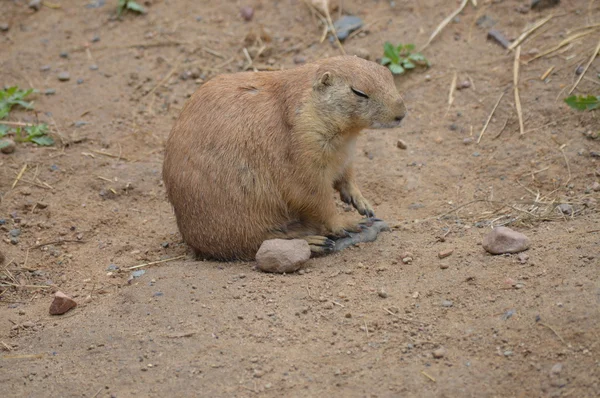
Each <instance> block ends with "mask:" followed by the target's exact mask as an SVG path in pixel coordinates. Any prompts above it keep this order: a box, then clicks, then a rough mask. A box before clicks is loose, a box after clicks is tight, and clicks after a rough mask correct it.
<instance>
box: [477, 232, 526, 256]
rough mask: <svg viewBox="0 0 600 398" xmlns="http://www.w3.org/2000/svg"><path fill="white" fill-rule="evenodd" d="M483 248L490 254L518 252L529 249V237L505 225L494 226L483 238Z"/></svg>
mask: <svg viewBox="0 0 600 398" xmlns="http://www.w3.org/2000/svg"><path fill="white" fill-rule="evenodd" d="M483 248H484V249H485V250H486V251H487V252H488V253H491V254H504V253H519V252H522V251H524V250H527V249H529V238H527V236H525V235H523V234H522V233H520V232H516V231H513V230H512V229H510V228H507V227H496V228H494V229H493V230H492V231H491V232H490V233H488V234H487V235H486V236H485V237H484V238H483Z"/></svg>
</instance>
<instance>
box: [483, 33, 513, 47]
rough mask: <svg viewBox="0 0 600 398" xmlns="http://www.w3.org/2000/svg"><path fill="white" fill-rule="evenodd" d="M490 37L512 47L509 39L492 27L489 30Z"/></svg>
mask: <svg viewBox="0 0 600 398" xmlns="http://www.w3.org/2000/svg"><path fill="white" fill-rule="evenodd" d="M488 39H492V40H494V41H495V42H496V43H498V44H500V45H501V46H502V47H504V48H508V47H510V41H508V39H507V38H506V37H505V36H504V35H503V34H502V33H500V31H498V30H496V29H491V30H490V31H488Z"/></svg>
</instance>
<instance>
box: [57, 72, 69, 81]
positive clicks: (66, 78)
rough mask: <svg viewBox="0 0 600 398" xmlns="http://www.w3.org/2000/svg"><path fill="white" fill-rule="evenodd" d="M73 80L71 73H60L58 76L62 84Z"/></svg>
mask: <svg viewBox="0 0 600 398" xmlns="http://www.w3.org/2000/svg"><path fill="white" fill-rule="evenodd" d="M70 79H71V75H69V72H60V73H59V74H58V80H60V81H61V82H66V81H69V80H70Z"/></svg>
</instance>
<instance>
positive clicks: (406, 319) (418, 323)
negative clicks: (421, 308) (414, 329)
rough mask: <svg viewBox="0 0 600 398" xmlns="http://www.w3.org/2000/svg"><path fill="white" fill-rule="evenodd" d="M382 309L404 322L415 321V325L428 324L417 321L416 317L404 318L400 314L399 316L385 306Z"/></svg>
mask: <svg viewBox="0 0 600 398" xmlns="http://www.w3.org/2000/svg"><path fill="white" fill-rule="evenodd" d="M383 310H384V311H385V312H387V313H388V314H390V315H393V316H395V317H396V318H398V319H400V320H403V321H406V322H410V323H415V324H417V325H428V323H426V322H421V321H418V320H416V319H409V318H404V317H402V316H400V315H398V314H396V313H395V312H392V311H390V310H389V309H387V308H383Z"/></svg>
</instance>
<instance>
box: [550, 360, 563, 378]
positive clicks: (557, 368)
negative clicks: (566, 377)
mask: <svg viewBox="0 0 600 398" xmlns="http://www.w3.org/2000/svg"><path fill="white" fill-rule="evenodd" d="M562 368H563V366H562V363H560V362H558V363H556V364H554V366H552V369H550V373H552V374H555V375H557V374H560V372H562Z"/></svg>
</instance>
